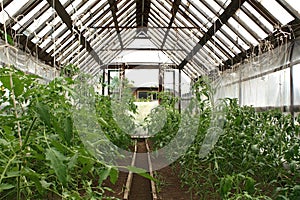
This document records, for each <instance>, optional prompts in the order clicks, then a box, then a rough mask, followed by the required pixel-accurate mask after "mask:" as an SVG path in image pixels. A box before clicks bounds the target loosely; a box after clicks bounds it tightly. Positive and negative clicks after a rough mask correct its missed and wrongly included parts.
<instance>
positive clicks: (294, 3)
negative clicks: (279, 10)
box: [285, 0, 300, 14]
mask: <svg viewBox="0 0 300 200" xmlns="http://www.w3.org/2000/svg"><path fill="white" fill-rule="evenodd" d="M285 1H286V2H287V3H288V4H290V5H291V6H292V7H293V8H294V9H295V10H297V11H298V13H299V14H300V4H299V1H296V0H285Z"/></svg>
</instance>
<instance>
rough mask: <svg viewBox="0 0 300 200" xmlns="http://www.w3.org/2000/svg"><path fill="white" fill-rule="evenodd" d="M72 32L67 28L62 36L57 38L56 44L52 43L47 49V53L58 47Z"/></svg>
mask: <svg viewBox="0 0 300 200" xmlns="http://www.w3.org/2000/svg"><path fill="white" fill-rule="evenodd" d="M70 34H71V31H70V30H67V31H66V32H65V33H64V34H63V35H62V36H61V37H60V38H57V39H56V40H55V44H52V45H51V46H50V47H49V48H48V49H47V50H46V52H47V53H50V51H52V50H53V49H54V48H56V47H57V45H58V44H60V43H61V42H62V41H63V40H64V39H65V38H66V37H67V36H69V35H70Z"/></svg>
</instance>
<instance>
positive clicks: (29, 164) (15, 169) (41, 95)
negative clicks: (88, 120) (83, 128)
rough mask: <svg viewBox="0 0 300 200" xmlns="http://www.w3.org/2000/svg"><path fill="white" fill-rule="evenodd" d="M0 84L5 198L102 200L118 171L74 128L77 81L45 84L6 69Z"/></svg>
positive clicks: (0, 175)
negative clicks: (105, 185) (106, 183)
mask: <svg viewBox="0 0 300 200" xmlns="http://www.w3.org/2000/svg"><path fill="white" fill-rule="evenodd" d="M0 82H1V84H2V85H1V84H0V85H1V86H0V87H1V90H0V91H1V92H0V95H1V98H0V121H1V124H0V199H102V198H103V197H104V196H105V190H106V188H103V187H102V186H101V183H102V181H103V180H105V179H106V178H107V177H110V181H111V182H112V183H115V182H116V180H117V178H118V171H117V169H115V168H112V167H111V166H106V165H104V164H103V163H101V162H100V161H99V160H98V159H96V158H95V157H93V156H92V155H90V153H89V152H88V151H87V150H86V148H85V146H84V145H83V143H82V141H81V140H80V137H79V135H78V133H77V132H76V130H75V129H73V120H72V113H71V112H72V109H71V108H72V103H71V98H70V96H71V95H72V94H73V93H75V91H73V89H72V88H73V85H74V81H73V80H72V79H70V78H62V77H59V78H57V79H55V80H53V81H51V82H50V83H49V84H46V85H43V84H39V83H38V80H37V76H33V75H27V74H24V73H23V72H20V71H17V70H15V69H14V68H13V67H3V68H0ZM13 99H15V101H14V100H13ZM14 103H15V104H16V105H14ZM18 127H20V128H18ZM20 141H22V143H20ZM107 171H108V176H103V174H105V173H106V172H107ZM91 180H94V181H91Z"/></svg>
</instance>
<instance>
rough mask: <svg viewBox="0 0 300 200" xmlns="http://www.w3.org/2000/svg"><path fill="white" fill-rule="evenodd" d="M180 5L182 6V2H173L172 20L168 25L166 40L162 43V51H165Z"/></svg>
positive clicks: (177, 0)
mask: <svg viewBox="0 0 300 200" xmlns="http://www.w3.org/2000/svg"><path fill="white" fill-rule="evenodd" d="M180 4H181V0H174V2H173V7H172V9H171V13H172V17H171V19H170V22H169V25H168V29H167V32H166V34H165V36H164V39H163V41H162V44H161V49H163V48H164V46H165V43H166V40H167V38H168V35H169V32H170V28H171V27H172V24H173V22H174V20H175V16H176V14H177V12H178V10H179V6H180Z"/></svg>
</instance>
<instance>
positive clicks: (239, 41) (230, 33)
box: [221, 24, 250, 50]
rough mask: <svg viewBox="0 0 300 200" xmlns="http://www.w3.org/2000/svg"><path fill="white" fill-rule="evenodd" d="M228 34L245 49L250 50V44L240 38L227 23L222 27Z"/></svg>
mask: <svg viewBox="0 0 300 200" xmlns="http://www.w3.org/2000/svg"><path fill="white" fill-rule="evenodd" d="M221 29H222V30H224V31H225V32H226V33H227V34H228V35H230V36H231V37H232V39H233V40H234V41H236V42H237V43H238V44H239V45H240V46H242V47H243V48H244V50H248V49H249V48H250V46H249V45H248V44H246V43H245V42H244V41H243V40H242V39H241V38H239V37H238V36H237V35H236V34H235V33H234V32H233V31H232V30H231V29H230V28H229V27H228V26H227V25H226V24H225V25H223V26H222V27H221Z"/></svg>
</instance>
